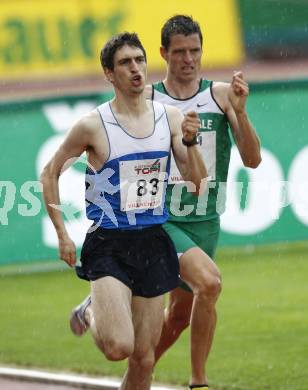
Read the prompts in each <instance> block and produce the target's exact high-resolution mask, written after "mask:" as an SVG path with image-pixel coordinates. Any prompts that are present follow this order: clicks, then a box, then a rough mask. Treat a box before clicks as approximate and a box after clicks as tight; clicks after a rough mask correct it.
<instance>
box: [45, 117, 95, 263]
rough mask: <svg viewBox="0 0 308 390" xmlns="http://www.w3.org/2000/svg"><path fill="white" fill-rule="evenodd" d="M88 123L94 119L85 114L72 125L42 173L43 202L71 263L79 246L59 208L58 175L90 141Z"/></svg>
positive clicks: (64, 257) (61, 246) (61, 253)
mask: <svg viewBox="0 0 308 390" xmlns="http://www.w3.org/2000/svg"><path fill="white" fill-rule="evenodd" d="M89 123H91V119H89V118H88V117H85V118H83V119H82V120H80V121H79V122H77V123H76V124H75V125H74V126H73V128H72V129H71V131H70V132H69V134H68V135H67V137H66V139H65V140H64V142H63V144H62V145H61V146H60V147H59V149H58V150H57V151H56V153H55V154H54V156H53V157H52V159H51V160H50V161H49V162H48V164H47V165H46V166H45V168H44V170H43V172H42V174H41V182H42V184H43V197H44V202H45V206H46V209H47V212H48V214H49V217H50V219H51V221H52V223H53V225H54V227H55V229H56V232H57V236H58V239H59V251H60V258H61V259H62V260H64V261H65V262H66V263H67V264H68V265H70V266H73V265H74V264H75V263H76V248H75V245H74V243H73V241H72V240H71V239H70V237H69V235H68V233H67V230H66V228H65V225H64V220H63V217H62V212H61V210H60V196H59V177H60V175H61V173H62V172H63V171H64V170H65V169H67V168H68V167H69V166H70V165H71V164H72V163H73V161H74V160H75V159H76V158H78V157H79V156H80V155H81V154H82V153H83V152H84V151H85V150H87V149H88V147H89V146H90V145H91V138H92V130H91V127H90V126H89Z"/></svg>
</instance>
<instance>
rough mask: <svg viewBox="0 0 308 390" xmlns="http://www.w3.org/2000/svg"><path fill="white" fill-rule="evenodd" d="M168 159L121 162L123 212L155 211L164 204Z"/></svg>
mask: <svg viewBox="0 0 308 390" xmlns="http://www.w3.org/2000/svg"><path fill="white" fill-rule="evenodd" d="M167 160H168V157H162V158H158V159H146V160H132V161H121V162H120V183H121V189H120V194H121V210H122V211H131V210H136V209H154V208H156V207H159V206H160V205H161V204H162V200H163V194H164V187H165V186H164V183H165V182H166V180H167V173H166V168H167Z"/></svg>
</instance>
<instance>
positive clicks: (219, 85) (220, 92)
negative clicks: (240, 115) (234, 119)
mask: <svg viewBox="0 0 308 390" xmlns="http://www.w3.org/2000/svg"><path fill="white" fill-rule="evenodd" d="M229 87H230V83H226V82H223V81H215V82H213V84H212V94H213V97H214V99H215V100H216V102H217V103H218V104H219V106H220V107H222V109H223V111H224V112H225V111H226V110H227V108H228V106H229V100H228V90H229Z"/></svg>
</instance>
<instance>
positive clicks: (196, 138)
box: [182, 135, 199, 148]
mask: <svg viewBox="0 0 308 390" xmlns="http://www.w3.org/2000/svg"><path fill="white" fill-rule="evenodd" d="M182 143H183V145H185V146H187V147H188V148H189V147H190V146H194V145H198V144H199V139H198V136H197V135H195V136H194V138H193V139H192V140H191V141H185V139H184V137H183V138H182Z"/></svg>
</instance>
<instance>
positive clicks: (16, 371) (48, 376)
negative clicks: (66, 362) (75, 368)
mask: <svg viewBox="0 0 308 390" xmlns="http://www.w3.org/2000/svg"><path fill="white" fill-rule="evenodd" d="M0 376H2V377H6V378H17V379H23V380H34V381H41V382H47V383H48V382H49V383H57V384H67V385H78V386H79V387H80V386H82V385H83V386H87V387H88V388H93V389H95V388H97V389H106V390H110V389H118V388H119V386H120V381H118V380H115V379H110V378H91V377H87V376H82V375H73V374H56V373H51V372H46V371H37V370H27V369H21V368H12V367H0ZM151 389H153V390H176V389H178V388H176V387H165V386H157V385H153V386H151Z"/></svg>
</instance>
